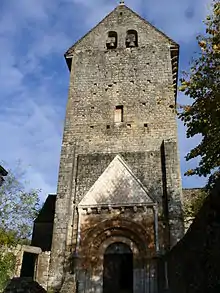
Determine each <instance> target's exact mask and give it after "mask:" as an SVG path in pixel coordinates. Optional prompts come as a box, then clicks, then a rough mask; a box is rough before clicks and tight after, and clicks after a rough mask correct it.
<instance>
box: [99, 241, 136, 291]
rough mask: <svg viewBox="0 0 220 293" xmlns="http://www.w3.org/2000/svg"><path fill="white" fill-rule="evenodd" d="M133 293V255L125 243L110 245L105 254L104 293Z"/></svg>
mask: <svg viewBox="0 0 220 293" xmlns="http://www.w3.org/2000/svg"><path fill="white" fill-rule="evenodd" d="M112 292H114V293H133V253H132V251H131V249H130V247H129V246H128V245H126V244H124V243H121V242H116V243H113V244H111V245H109V246H108V247H107V249H106V251H105V254H104V263H103V293H112Z"/></svg>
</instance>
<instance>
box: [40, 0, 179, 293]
mask: <svg viewBox="0 0 220 293" xmlns="http://www.w3.org/2000/svg"><path fill="white" fill-rule="evenodd" d="M65 56H66V60H67V63H68V66H69V68H70V71H71V72H70V86H69V97H68V103H67V109H66V120H65V127H64V135H63V143H62V151H61V159H60V169H59V179H58V192H57V198H56V208H55V217H54V223H53V239H52V247H51V260H50V268H49V280H48V286H49V287H52V288H54V289H56V290H57V291H59V290H60V289H61V290H64V289H62V285H63V287H64V286H66V285H65V284H67V283H68V282H67V283H66V281H65V279H66V277H65V276H67V275H68V274H71V273H72V272H73V271H77V278H76V279H77V281H78V286H79V292H81V291H82V292H87V291H90V292H91V291H94V292H102V289H103V283H102V282H103V281H102V279H103V278H102V276H103V257H104V256H103V255H104V253H105V249H106V248H107V245H111V244H112V243H111V241H115V242H117V241H119V242H122V243H124V244H125V245H128V246H129V247H130V249H131V251H132V253H133V254H134V260H135V261H134V268H133V272H134V287H133V289H134V290H133V292H134V293H137V292H138V293H141V292H143V290H144V287H145V286H148V285H149V286H150V284H149V282H153V283H152V284H154V282H155V279H154V277H152V280H151V279H150V277H148V279H149V280H148V279H147V273H146V271H147V270H148V265H147V262H145V263H143V262H141V259H142V258H143V259H146V258H152V257H153V256H156V255H157V254H158V253H159V250H160V249H161V250H165V249H168V248H169V247H170V246H173V245H175V243H176V242H178V241H179V239H180V238H181V236H182V235H183V217H182V207H181V199H182V194H181V193H182V187H181V178H180V170H179V157H178V148H177V125H176V115H175V103H176V91H175V87H176V81H175V76H176V71H177V63H178V45H177V44H176V43H175V42H174V41H172V40H171V39H170V38H168V37H167V36H165V35H164V34H163V33H161V32H160V31H158V30H157V29H156V28H154V27H153V26H152V25H150V24H149V23H148V22H146V21H145V20H143V19H142V18H141V17H139V16H138V15H137V14H136V13H134V12H133V11H131V10H130V9H129V8H127V7H126V6H125V5H119V6H118V7H117V8H116V9H115V10H114V11H113V12H112V13H110V14H109V15H108V16H107V17H106V18H105V19H104V20H103V21H102V22H100V23H99V24H98V25H97V26H96V27H95V28H94V29H93V30H91V31H90V32H89V33H88V34H87V35H86V36H85V37H84V38H82V39H81V40H80V41H79V42H77V43H76V44H75V45H74V46H72V47H71V48H70V49H69V50H68V52H67V53H66V55H65ZM174 59H175V62H176V66H175V67H174V61H173V60H174ZM119 158H120V159H119ZM111 162H112V163H111ZM128 166H129V167H128ZM149 202H151V207H150V209H149V208H148V207H146V203H149ZM79 203H80V204H79ZM83 205H90V207H91V210H90V209H89V208H88V210H86V211H85V210H83ZM106 205H109V207H107V208H106ZM126 205H127V206H126ZM111 206H112V207H114V208H113V209H111ZM92 208H94V209H95V211H93V210H92ZM41 224H43V223H37V225H38V226H39V225H41ZM45 224H46V223H45ZM43 225H44V224H43ZM35 226H36V225H35ZM39 227H40V226H39ZM44 227H48V228H49V230H50V231H51V226H50V227H49V226H46V225H45V226H44ZM36 228H37V226H36ZM88 235H90V236H89V237H88ZM95 235H97V237H95ZM35 239H37V238H35ZM91 239H93V240H94V241H92V242H91V243H90V240H91ZM38 240H39V238H38ZM88 243H89V244H88ZM87 244H88V245H87ZM90 244H91V245H90ZM39 246H41V245H39ZM83 251H84V252H83ZM85 254H87V255H89V258H87V259H86V263H87V265H88V269H87V268H84V267H83V263H85V261H84V260H85ZM95 258H98V260H99V261H98V262H96V265H94V267H92V266H91V264H92V263H93V261H94V259H95ZM76 260H77V261H76ZM84 269H85V270H86V271H85V270H84ZM152 270H153V271H154V269H152ZM148 274H149V275H150V273H149V272H148ZM151 275H152V276H153V275H155V274H153V273H152V274H151Z"/></svg>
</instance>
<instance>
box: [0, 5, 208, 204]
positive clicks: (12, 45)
mask: <svg viewBox="0 0 220 293" xmlns="http://www.w3.org/2000/svg"><path fill="white" fill-rule="evenodd" d="M210 1H211V0H193V1H192V0H184V1H183V0H126V1H125V4H126V5H127V6H129V7H130V8H131V9H133V10H134V11H136V12H137V13H139V14H140V15H141V16H142V17H144V18H145V19H147V20H148V21H149V22H151V23H152V24H153V25H155V26H156V27H157V28H158V29H160V30H162V31H163V32H164V33H166V34H167V35H168V36H169V37H171V38H172V39H174V40H175V41H176V42H178V43H179V44H180V48H181V49H180V71H181V70H186V69H187V68H189V62H190V60H191V58H192V56H193V54H194V53H195V52H196V51H197V50H198V48H197V44H196V39H195V38H196V35H197V34H198V33H201V32H204V25H203V22H202V20H203V19H204V18H205V16H206V15H207V14H208V12H209V5H208V4H209V2H210ZM118 3H119V0H118V1H117V0H19V1H18V0H0V140H1V143H0V161H1V162H3V163H4V166H5V167H6V168H9V169H13V168H14V167H15V166H16V165H17V162H18V161H20V162H21V166H22V168H23V169H25V170H26V180H27V181H28V182H29V186H30V187H32V188H40V189H41V190H42V191H41V198H42V200H44V199H45V198H46V196H47V194H48V193H56V188H57V177H58V168H59V160H60V150H61V143H62V133H63V123H64V119H65V106H66V102H67V95H68V83H69V71H68V68H67V66H66V63H65V60H64V57H63V54H64V53H65V52H66V51H67V49H68V48H69V47H71V46H72V45H73V44H74V43H75V42H76V41H77V40H78V39H79V38H81V37H82V36H83V35H84V34H85V33H86V32H87V31H88V30H90V29H91V28H92V27H93V26H95V25H96V24H97V23H98V22H99V21H101V20H102V19H103V18H104V17H105V16H106V15H107V14H108V13H109V12H111V10H113V9H114V8H115V7H116V5H117V4H118ZM185 100H186V99H185V98H184V96H183V95H181V94H179V95H178V102H179V103H184V101H185ZM185 131H186V130H185V128H184V126H183V125H182V123H181V122H178V135H179V147H180V160H181V172H182V183H183V187H185V188H189V187H190V188H191V187H201V186H204V184H205V183H206V180H205V179H204V178H199V177H194V176H193V177H184V176H183V174H184V172H185V171H186V170H187V169H188V168H192V167H194V166H195V164H196V161H193V162H187V163H186V161H185V159H184V157H185V155H186V153H187V152H188V151H189V150H190V149H191V148H192V147H193V146H194V145H196V143H197V142H198V139H199V138H195V139H186V135H185Z"/></svg>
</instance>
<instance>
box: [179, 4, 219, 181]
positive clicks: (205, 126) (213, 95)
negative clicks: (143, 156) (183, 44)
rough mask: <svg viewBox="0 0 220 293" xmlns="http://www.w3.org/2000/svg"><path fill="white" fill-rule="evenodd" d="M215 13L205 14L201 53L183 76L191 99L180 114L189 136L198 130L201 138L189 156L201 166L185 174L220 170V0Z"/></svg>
mask: <svg viewBox="0 0 220 293" xmlns="http://www.w3.org/2000/svg"><path fill="white" fill-rule="evenodd" d="M212 10H213V11H212V13H211V15H209V16H208V17H207V18H206V21H205V24H206V33H205V34H204V36H201V35H200V36H198V37H197V40H198V45H199V47H200V53H199V54H198V56H197V57H196V58H194V60H193V61H192V63H191V70H190V72H189V73H184V75H183V76H184V77H183V78H182V79H181V86H180V88H179V90H180V91H182V92H184V93H185V95H186V96H189V97H190V98H191V99H192V104H191V105H186V106H182V107H181V108H182V111H181V112H180V113H179V118H180V119H181V120H182V121H183V122H184V125H186V126H187V137H193V136H195V135H197V134H199V135H201V136H202V140H201V142H200V143H199V144H198V145H197V146H196V147H195V148H194V149H192V150H191V151H190V152H189V154H187V156H186V160H187V161H188V160H190V159H193V158H199V159H200V161H199V164H198V166H197V167H196V168H195V169H193V170H188V172H187V173H186V175H194V174H197V175H199V176H207V175H210V174H212V173H213V171H216V170H217V171H218V173H216V174H215V176H217V177H219V174H220V135H219V134H220V1H219V0H213V3H212Z"/></svg>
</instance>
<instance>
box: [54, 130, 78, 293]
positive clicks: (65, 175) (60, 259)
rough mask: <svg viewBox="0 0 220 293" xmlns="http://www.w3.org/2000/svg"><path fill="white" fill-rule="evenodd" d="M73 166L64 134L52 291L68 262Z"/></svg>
mask: <svg viewBox="0 0 220 293" xmlns="http://www.w3.org/2000/svg"><path fill="white" fill-rule="evenodd" d="M65 131H66V130H64V133H65ZM76 169H77V162H76V145H75V144H73V143H71V144H70V143H67V142H66V135H65V134H64V138H63V145H62V152H61V161H60V170H59V179H58V190H57V200H56V210H55V218H54V228H53V239H52V248H51V262H50V268H49V279H48V288H51V289H54V290H59V289H60V288H61V286H62V283H63V282H64V278H65V273H66V272H65V268H66V267H68V266H69V265H68V263H67V262H68V261H70V260H69V255H70V250H71V249H70V244H71V239H70V238H71V235H72V229H73V228H72V226H73V225H74V223H73V221H74V219H73V210H74V206H75V204H74V197H75V172H76ZM67 252H69V254H68V253H67Z"/></svg>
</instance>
